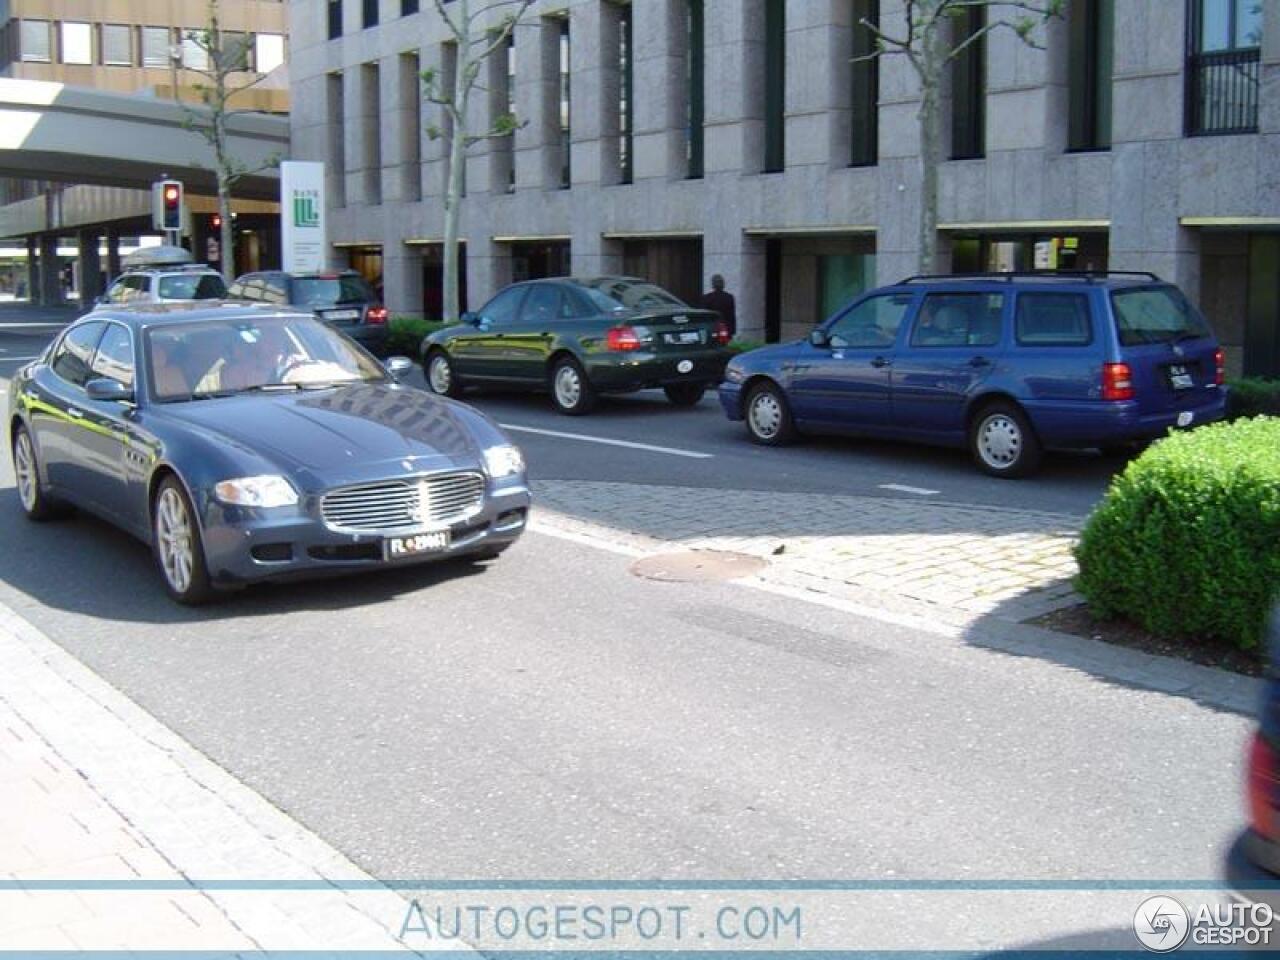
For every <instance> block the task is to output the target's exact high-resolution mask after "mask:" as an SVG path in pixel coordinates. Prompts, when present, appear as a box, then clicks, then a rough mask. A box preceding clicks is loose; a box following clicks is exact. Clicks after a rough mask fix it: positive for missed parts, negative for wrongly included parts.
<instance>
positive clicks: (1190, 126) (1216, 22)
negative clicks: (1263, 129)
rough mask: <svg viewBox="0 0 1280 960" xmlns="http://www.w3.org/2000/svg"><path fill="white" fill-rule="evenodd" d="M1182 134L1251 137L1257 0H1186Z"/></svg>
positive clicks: (1257, 65) (1258, 49)
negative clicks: (1187, 0)
mask: <svg viewBox="0 0 1280 960" xmlns="http://www.w3.org/2000/svg"><path fill="white" fill-rule="evenodd" d="M1189 4H1190V6H1189V8H1188V22H1189V24H1190V30H1189V32H1188V33H1189V35H1188V48H1189V49H1188V55H1187V121H1186V123H1187V133H1188V134H1189V135H1191V136H1198V135H1202V134H1222V133H1256V132H1257V129H1258V81H1259V78H1260V76H1261V62H1260V61H1261V59H1262V57H1261V54H1262V4H1261V3H1260V2H1259V0H1189Z"/></svg>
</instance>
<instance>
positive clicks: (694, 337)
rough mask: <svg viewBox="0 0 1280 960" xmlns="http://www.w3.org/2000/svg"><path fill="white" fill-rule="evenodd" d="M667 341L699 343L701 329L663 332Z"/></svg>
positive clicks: (700, 340)
mask: <svg viewBox="0 0 1280 960" xmlns="http://www.w3.org/2000/svg"><path fill="white" fill-rule="evenodd" d="M664 339H665V340H666V341H667V343H701V342H702V331H701V330H681V331H680V332H679V333H668V334H664Z"/></svg>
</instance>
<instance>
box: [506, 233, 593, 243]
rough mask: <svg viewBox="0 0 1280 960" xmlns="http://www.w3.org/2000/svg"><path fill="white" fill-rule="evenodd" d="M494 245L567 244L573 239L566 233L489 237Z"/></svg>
mask: <svg viewBox="0 0 1280 960" xmlns="http://www.w3.org/2000/svg"><path fill="white" fill-rule="evenodd" d="M489 239H491V240H492V241H493V242H494V243H568V242H569V241H570V240H572V239H573V238H572V237H571V236H569V234H567V233H544V234H532V235H529V236H513V237H490V238H489Z"/></svg>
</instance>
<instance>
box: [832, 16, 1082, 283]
mask: <svg viewBox="0 0 1280 960" xmlns="http://www.w3.org/2000/svg"><path fill="white" fill-rule="evenodd" d="M1063 4H1064V0H902V13H903V19H902V26H901V27H900V28H899V29H901V30H902V31H904V32H902V33H892V32H890V31H889V30H885V29H884V28H883V27H882V26H881V25H880V24H879V23H872V22H871V21H869V20H867V19H865V18H864V19H862V20H861V21H859V23H860V25H861V26H862V27H863V28H864V29H866V30H868V31H870V32H871V34H872V36H873V37H874V38H875V46H876V52H875V53H872V54H869V55H868V57H884V56H889V55H894V54H897V55H901V56H905V57H906V58H907V61H908V62H909V63H910V64H911V66H912V68H913V69H914V70H915V73H916V78H917V79H918V80H919V82H920V112H919V115H918V117H919V123H920V162H921V164H922V167H923V169H922V170H921V177H920V220H919V236H918V244H919V271H920V272H921V273H934V272H936V271H937V267H938V263H937V262H938V170H939V168H940V167H941V166H942V159H943V149H942V144H943V131H942V123H943V115H942V98H941V95H942V89H943V84H944V81H945V79H946V72H947V70H948V69H949V68H950V67H951V64H952V63H953V62H954V61H955V60H956V58H957V57H959V56H960V55H961V54H962V53H964V52H965V51H966V50H968V49H970V48H971V47H972V46H973V45H974V44H977V43H981V42H982V41H983V40H984V38H985V37H986V36H987V35H988V34H991V33H993V32H995V31H996V30H1009V31H1011V32H1012V33H1014V34H1015V35H1016V36H1017V37H1018V39H1019V40H1021V41H1022V42H1023V43H1025V44H1027V45H1028V46H1030V47H1036V48H1040V47H1041V45H1040V43H1039V42H1038V41H1037V40H1036V37H1035V29H1036V27H1037V26H1040V25H1042V24H1044V23H1045V22H1047V21H1048V20H1049V19H1051V18H1053V17H1056V16H1060V15H1061V13H1062V8H1063ZM973 9H984V10H986V11H987V18H986V22H985V23H984V24H983V25H982V26H981V27H979V28H978V29H977V30H974V31H973V32H972V33H968V34H967V35H962V33H961V24H962V23H963V19H962V18H964V17H965V16H966V14H968V13H969V11H971V10H973ZM992 13H996V14H1000V13H1005V14H1007V15H1003V16H1000V15H998V16H992ZM857 59H859V60H862V59H867V58H864V57H859V58H857Z"/></svg>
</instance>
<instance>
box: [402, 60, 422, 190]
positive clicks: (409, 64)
mask: <svg viewBox="0 0 1280 960" xmlns="http://www.w3.org/2000/svg"><path fill="white" fill-rule="evenodd" d="M421 72H422V71H421V69H420V67H419V62H418V55H417V54H416V53H402V54H400V77H399V84H400V91H399V95H400V103H401V104H402V105H403V107H404V128H403V129H402V130H401V133H400V199H402V200H407V201H413V200H421V199H422V90H421V88H420V86H419V85H420V83H421V79H420V76H421Z"/></svg>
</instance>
